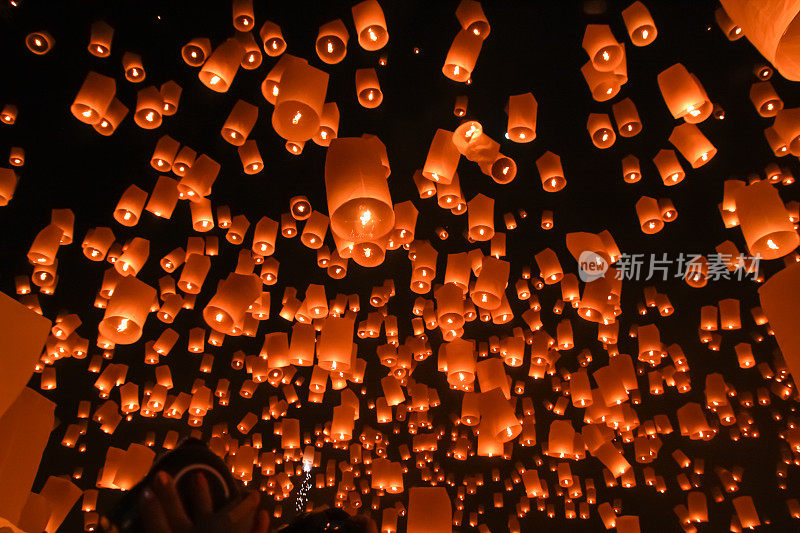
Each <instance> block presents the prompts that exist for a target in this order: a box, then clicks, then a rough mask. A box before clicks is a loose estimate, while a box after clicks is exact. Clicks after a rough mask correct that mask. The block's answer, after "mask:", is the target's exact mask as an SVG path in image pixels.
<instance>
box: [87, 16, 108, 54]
mask: <svg viewBox="0 0 800 533" xmlns="http://www.w3.org/2000/svg"><path fill="white" fill-rule="evenodd" d="M113 37H114V28H112V27H111V26H109V25H108V24H106V23H105V22H103V21H102V20H98V21H95V22H93V23H92V30H91V35H90V36H89V53H90V54H92V55H94V56H97V57H108V56H109V55H110V54H111V39H112V38H113Z"/></svg>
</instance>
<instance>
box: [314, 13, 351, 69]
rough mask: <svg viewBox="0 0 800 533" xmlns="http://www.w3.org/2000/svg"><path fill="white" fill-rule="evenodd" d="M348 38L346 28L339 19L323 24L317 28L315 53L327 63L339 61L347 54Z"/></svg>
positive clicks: (333, 63)
mask: <svg viewBox="0 0 800 533" xmlns="http://www.w3.org/2000/svg"><path fill="white" fill-rule="evenodd" d="M348 39H349V35H348V33H347V28H346V27H345V25H344V22H342V20H341V19H336V20H332V21H331V22H328V23H327V24H323V25H322V26H320V28H319V35H317V41H316V49H317V55H318V56H319V58H320V59H321V60H322V61H324V62H325V63H328V64H329V65H335V64H336V63H339V62H341V61H342V59H344V56H345V55H346V54H347V41H348Z"/></svg>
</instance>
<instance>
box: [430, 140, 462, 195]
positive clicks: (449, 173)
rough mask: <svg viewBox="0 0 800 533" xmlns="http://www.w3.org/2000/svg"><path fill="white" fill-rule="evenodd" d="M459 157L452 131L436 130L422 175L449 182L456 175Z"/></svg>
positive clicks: (437, 181)
mask: <svg viewBox="0 0 800 533" xmlns="http://www.w3.org/2000/svg"><path fill="white" fill-rule="evenodd" d="M460 157H461V154H460V153H459V151H458V149H457V148H456V146H455V145H454V144H453V133H452V132H450V131H447V130H442V129H439V130H436V134H435V135H434V136H433V141H431V146H430V149H429V150H428V157H427V159H425V166H424V168H423V170H422V175H423V176H424V177H425V178H427V179H429V180H431V181H433V182H436V183H442V184H445V185H446V184H449V183H451V182H452V181H453V178H454V176H455V175H456V167H457V166H458V160H459V159H460Z"/></svg>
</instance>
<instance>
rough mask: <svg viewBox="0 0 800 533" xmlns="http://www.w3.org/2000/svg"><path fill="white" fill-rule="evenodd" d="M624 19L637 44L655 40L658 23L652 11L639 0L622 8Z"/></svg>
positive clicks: (633, 40) (645, 43)
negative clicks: (654, 19) (651, 13)
mask: <svg viewBox="0 0 800 533" xmlns="http://www.w3.org/2000/svg"><path fill="white" fill-rule="evenodd" d="M622 19H623V20H624V21H625V28H626V29H627V30H628V36H629V37H630V38H631V42H632V43H633V44H634V45H635V46H647V45H648V44H650V43H652V42H653V41H655V39H656V36H657V35H658V30H656V24H655V22H653V17H652V15H650V11H648V9H647V8H646V7H645V5H644V4H642V3H641V2H639V1H638V0H637V1H636V2H634V3H632V4H631V5H629V6H628V7H626V8H625V9H623V10H622Z"/></svg>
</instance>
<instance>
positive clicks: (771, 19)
mask: <svg viewBox="0 0 800 533" xmlns="http://www.w3.org/2000/svg"><path fill="white" fill-rule="evenodd" d="M722 7H724V8H725V12H726V13H727V15H728V16H730V18H731V20H732V21H733V22H734V23H735V24H736V25H737V26H739V27H740V28H741V30H742V33H744V35H745V36H746V37H747V39H748V40H749V41H750V42H751V43H752V44H753V46H755V47H756V48H757V49H758V51H759V52H761V54H762V55H763V56H764V57H765V58H766V59H767V61H769V62H770V63H772V64H773V65H774V66H775V68H776V69H777V70H778V72H780V73H781V75H783V77H785V78H786V79H788V80H792V81H798V80H800V62H798V60H797V57H796V55H795V53H794V47H796V46H797V36H796V35H795V34H796V33H797V28H796V25H797V23H798V18H797V15H798V13H799V12H800V5H798V4H797V3H795V2H779V1H776V0H769V1H766V2H746V1H744V0H724V1H723V2H722Z"/></svg>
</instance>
